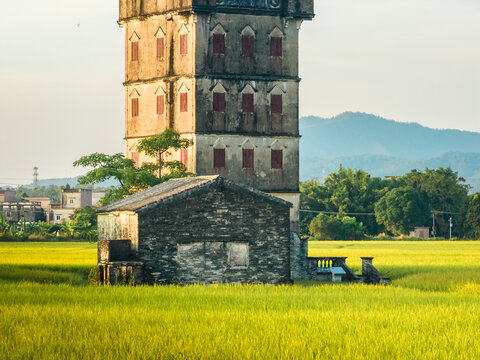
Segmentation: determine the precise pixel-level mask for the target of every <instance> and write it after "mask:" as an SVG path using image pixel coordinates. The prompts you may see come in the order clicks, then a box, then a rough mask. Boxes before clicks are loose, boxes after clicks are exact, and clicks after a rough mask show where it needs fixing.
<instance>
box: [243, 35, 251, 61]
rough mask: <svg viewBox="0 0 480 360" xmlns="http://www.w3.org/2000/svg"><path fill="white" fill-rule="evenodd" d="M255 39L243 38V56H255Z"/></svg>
mask: <svg viewBox="0 0 480 360" xmlns="http://www.w3.org/2000/svg"><path fill="white" fill-rule="evenodd" d="M253 44H254V37H253V36H250V35H244V36H242V55H243V56H253Z"/></svg>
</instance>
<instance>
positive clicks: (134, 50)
mask: <svg viewBox="0 0 480 360" xmlns="http://www.w3.org/2000/svg"><path fill="white" fill-rule="evenodd" d="M131 44H132V45H131V46H132V48H131V50H132V51H131V59H132V61H137V60H138V41H132V43H131Z"/></svg>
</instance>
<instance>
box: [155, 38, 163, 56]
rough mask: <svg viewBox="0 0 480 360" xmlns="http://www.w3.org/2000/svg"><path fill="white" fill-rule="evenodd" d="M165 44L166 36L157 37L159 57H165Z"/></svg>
mask: <svg viewBox="0 0 480 360" xmlns="http://www.w3.org/2000/svg"><path fill="white" fill-rule="evenodd" d="M164 49H165V44H164V38H163V37H159V38H157V59H163V57H164V55H165V53H164Z"/></svg>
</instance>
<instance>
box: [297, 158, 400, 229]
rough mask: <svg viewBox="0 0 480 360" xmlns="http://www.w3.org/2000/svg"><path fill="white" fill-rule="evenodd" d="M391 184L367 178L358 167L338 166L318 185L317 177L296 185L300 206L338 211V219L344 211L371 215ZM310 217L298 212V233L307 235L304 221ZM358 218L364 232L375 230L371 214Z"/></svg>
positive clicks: (388, 181)
mask: <svg viewBox="0 0 480 360" xmlns="http://www.w3.org/2000/svg"><path fill="white" fill-rule="evenodd" d="M391 185H392V181H390V180H382V179H380V178H378V177H371V176H370V175H369V174H368V173H366V172H365V171H363V170H361V169H359V170H352V169H350V168H347V169H345V168H343V167H342V166H340V168H339V169H338V172H336V173H331V174H330V175H329V176H328V177H327V178H326V179H325V182H324V183H323V184H322V185H321V184H320V183H319V181H318V180H317V179H314V180H309V181H305V182H304V183H302V184H300V191H301V195H300V208H301V209H302V210H317V211H331V212H338V213H339V215H340V218H342V217H343V216H345V215H346V214H348V213H372V214H373V212H374V205H375V202H376V201H377V200H378V199H380V197H381V196H382V195H383V194H384V193H385V192H386V191H388V187H389V186H391ZM313 217H314V215H313V213H307V212H305V213H304V212H302V214H301V217H300V229H301V233H302V234H304V235H306V234H307V231H306V230H307V229H308V224H309V223H310V221H311V220H312V219H313ZM361 219H362V222H363V224H364V226H365V231H366V232H367V233H369V234H376V233H378V231H379V226H378V224H377V222H376V220H375V217H374V216H371V215H365V216H363V217H362V218H361Z"/></svg>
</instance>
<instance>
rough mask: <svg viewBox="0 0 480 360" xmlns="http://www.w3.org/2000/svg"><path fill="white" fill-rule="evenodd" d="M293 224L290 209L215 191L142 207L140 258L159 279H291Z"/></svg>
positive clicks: (146, 270)
mask: <svg viewBox="0 0 480 360" xmlns="http://www.w3.org/2000/svg"><path fill="white" fill-rule="evenodd" d="M99 227H100V225H99ZM289 228H290V224H289V209H288V208H287V207H284V206H277V205H273V204H271V203H266V202H264V201H263V200H259V199H257V198H255V197H253V196H250V195H245V194H242V193H238V192H235V191H232V190H226V189H224V190H222V189H211V190H209V191H206V192H204V193H201V194H200V195H197V196H193V197H189V198H185V199H184V200H182V201H175V202H173V203H170V204H163V205H162V207H157V208H155V207H152V208H149V209H148V210H143V211H142V212H141V213H140V214H139V245H138V258H137V259H138V260H140V261H143V262H144V265H145V267H144V270H145V273H146V274H152V273H156V278H157V279H158V281H166V282H172V281H179V282H181V283H193V282H204V283H212V282H249V283H257V282H258V283H284V282H289V281H290V231H289ZM245 254H246V256H247V257H246V259H245V258H243V256H244V255H245ZM243 260H245V262H242V261H243ZM147 277H148V276H147ZM150 281H153V277H152V276H150Z"/></svg>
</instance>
